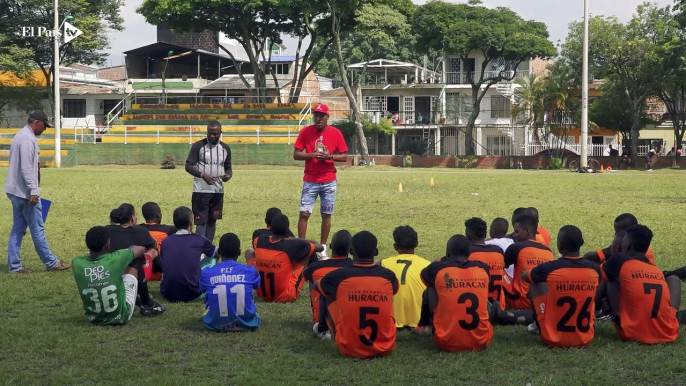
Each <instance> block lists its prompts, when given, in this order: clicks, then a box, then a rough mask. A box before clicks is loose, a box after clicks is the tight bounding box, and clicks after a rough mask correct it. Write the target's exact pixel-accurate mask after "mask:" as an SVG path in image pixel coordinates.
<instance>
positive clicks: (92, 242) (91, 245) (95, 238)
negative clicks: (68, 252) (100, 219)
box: [86, 226, 110, 252]
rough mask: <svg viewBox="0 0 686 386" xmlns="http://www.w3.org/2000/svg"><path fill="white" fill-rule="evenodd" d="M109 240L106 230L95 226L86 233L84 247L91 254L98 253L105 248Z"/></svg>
mask: <svg viewBox="0 0 686 386" xmlns="http://www.w3.org/2000/svg"><path fill="white" fill-rule="evenodd" d="M109 240H110V234H109V232H108V231H107V228H105V227H102V226H95V227H93V228H91V229H89V230H88V232H86V246H87V247H88V249H90V250H91V251H93V252H100V251H102V250H103V248H105V246H106V245H107V242H108V241H109Z"/></svg>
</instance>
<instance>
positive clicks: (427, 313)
mask: <svg viewBox="0 0 686 386" xmlns="http://www.w3.org/2000/svg"><path fill="white" fill-rule="evenodd" d="M430 324H431V310H430V309H429V294H428V292H427V291H426V290H424V293H423V294H422V309H421V311H420V314H419V323H417V327H426V326H429V325H430Z"/></svg>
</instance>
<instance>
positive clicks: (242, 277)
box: [210, 274, 245, 284]
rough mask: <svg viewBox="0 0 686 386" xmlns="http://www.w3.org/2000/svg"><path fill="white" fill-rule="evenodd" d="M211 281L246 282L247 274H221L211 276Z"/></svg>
mask: <svg viewBox="0 0 686 386" xmlns="http://www.w3.org/2000/svg"><path fill="white" fill-rule="evenodd" d="M210 283H212V284H217V283H245V275H226V274H221V275H217V276H212V277H210Z"/></svg>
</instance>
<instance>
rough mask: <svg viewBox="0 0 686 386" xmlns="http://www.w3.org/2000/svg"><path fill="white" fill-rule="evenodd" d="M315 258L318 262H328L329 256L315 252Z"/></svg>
mask: <svg viewBox="0 0 686 386" xmlns="http://www.w3.org/2000/svg"><path fill="white" fill-rule="evenodd" d="M317 258H318V259H319V261H323V260H329V256H327V255H326V251H323V252H317Z"/></svg>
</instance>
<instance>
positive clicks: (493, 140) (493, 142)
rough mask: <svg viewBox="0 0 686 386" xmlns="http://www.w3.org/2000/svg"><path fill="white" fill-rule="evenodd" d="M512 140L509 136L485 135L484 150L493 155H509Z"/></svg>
mask: <svg viewBox="0 0 686 386" xmlns="http://www.w3.org/2000/svg"><path fill="white" fill-rule="evenodd" d="M510 149H512V140H511V139H510V138H509V137H503V136H494V135H489V136H487V137H486V151H488V153H489V154H493V155H495V156H509V155H510Z"/></svg>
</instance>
